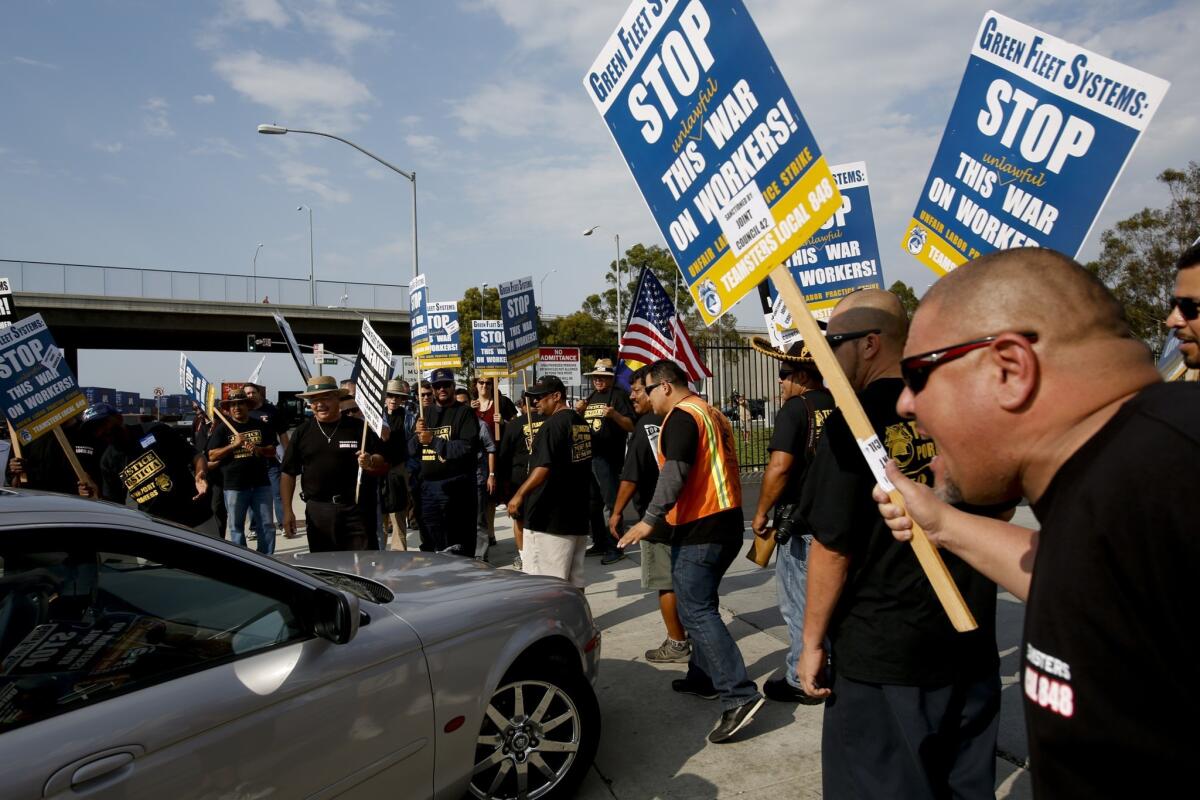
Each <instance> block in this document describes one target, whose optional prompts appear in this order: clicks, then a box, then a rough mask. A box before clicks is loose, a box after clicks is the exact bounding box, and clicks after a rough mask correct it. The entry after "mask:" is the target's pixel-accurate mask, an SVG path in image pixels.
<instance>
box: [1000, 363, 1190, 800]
mask: <svg viewBox="0 0 1200 800" xmlns="http://www.w3.org/2000/svg"><path fill="white" fill-rule="evenodd" d="M1198 465H1200V385H1197V384H1195V383H1170V384H1157V385H1154V386H1150V387H1148V388H1146V389H1143V390H1142V391H1141V392H1139V393H1138V394H1137V395H1136V396H1135V397H1133V398H1132V399H1131V400H1129V401H1128V402H1126V403H1125V405H1124V406H1122V407H1121V409H1120V410H1119V411H1118V412H1117V413H1116V414H1115V415H1114V416H1113V418H1112V419H1111V420H1109V421H1108V423H1107V424H1105V426H1104V427H1103V428H1101V429H1100V430H1099V431H1098V432H1097V433H1096V434H1095V435H1094V436H1092V438H1091V439H1090V440H1088V441H1087V442H1086V443H1085V444H1084V445H1083V446H1082V447H1080V448H1079V450H1077V451H1076V452H1075V453H1074V454H1073V455H1072V456H1071V457H1070V458H1069V459H1068V460H1067V461H1066V462H1065V463H1064V464H1063V465H1062V466H1061V467H1059V469H1058V472H1056V473H1055V475H1054V477H1053V479H1051V481H1050V485H1049V486H1048V487H1047V488H1046V491H1045V492H1044V493H1043V494H1042V496H1041V497H1039V498H1038V499H1037V502H1035V503H1033V512H1034V514H1035V515H1036V516H1037V519H1038V521H1039V522H1040V523H1041V531H1040V533H1039V535H1038V543H1037V558H1036V560H1035V561H1034V565H1033V576H1032V581H1031V585H1030V589H1029V598H1028V603H1027V605H1026V607H1025V637H1024V644H1023V652H1022V662H1023V663H1022V666H1023V670H1022V680H1021V683H1020V685H1019V687H1018V688H1020V689H1021V690H1022V693H1023V694H1024V697H1025V722H1026V727H1027V729H1028V733H1029V754H1030V763H1031V765H1032V772H1033V788H1034V793H1035V794H1036V795H1037V796H1038V797H1185V796H1186V797H1191V796H1194V795H1193V794H1192V793H1193V792H1194V791H1195V789H1194V788H1193V789H1190V790H1189V789H1187V788H1186V787H1187V786H1188V785H1190V784H1191V782H1192V777H1191V762H1192V759H1193V758H1195V754H1196V746H1197V744H1200V734H1197V727H1196V726H1197V719H1198V718H1200V694H1198V693H1197V688H1196V674H1197V664H1200V636H1197V620H1200V595H1198V594H1197V592H1196V589H1195V587H1194V585H1193V584H1194V582H1195V580H1196V577H1197V575H1198V574H1200V520H1198V516H1200V515H1198V514H1197V508H1196V500H1195V497H1196V467H1197V466H1198ZM1181 781H1183V782H1181Z"/></svg>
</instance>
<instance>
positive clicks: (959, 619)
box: [771, 266, 978, 633]
mask: <svg viewBox="0 0 1200 800" xmlns="http://www.w3.org/2000/svg"><path fill="white" fill-rule="evenodd" d="M771 279H772V280H774V281H775V286H776V287H777V288H778V289H779V294H780V295H781V296H782V297H783V301H784V303H785V304H786V305H787V308H788V311H789V312H791V315H792V319H793V320H794V321H795V325H796V328H797V329H798V330H799V331H800V333H801V335H802V336H803V337H804V343H805V344H806V345H808V350H809V352H810V353H812V355H813V359H814V360H815V361H816V362H817V368H818V369H819V370H821V375H822V376H824V378H825V385H826V386H827V387H828V389H829V391H830V392H831V393H832V394H833V399H834V400H835V401H836V402H837V407H838V408H840V409H841V411H842V415H843V416H844V417H845V418H846V422H847V424H849V426H850V431H851V432H852V433H853V434H854V438H855V440H856V441H857V442H858V447H859V449H860V450H862V454H863V458H865V459H866V460H867V464H868V465H870V467H871V472H872V473H873V474H874V475H875V480H876V481H877V482H878V483H879V485H880V486H881V487H882V488H883V489H884V490H886V491H887V493H888V497H890V498H891V501H892V502H893V503H895V504H896V505H898V506H900V508H902V509H903V508H904V498H903V497H902V496H901V495H900V492H899V491H898V490H897V489H896V487H895V486H893V485H892V483H891V481H889V480H888V479H887V477H886V476H885V475H884V473H883V466H884V464H885V463H886V462H887V458H886V457H885V455H884V449H883V445H882V444H881V443H880V441H879V437H878V436H877V435H876V434H875V428H874V427H873V426H872V425H871V422H870V420H868V419H867V415H866V413H865V412H864V411H863V408H862V404H861V403H859V402H858V395H856V394H855V393H854V389H853V388H852V387H851V386H850V381H848V380H847V379H846V375H845V373H844V372H842V368H841V366H840V365H839V364H838V361H837V357H836V356H834V354H833V348H831V347H830V346H829V343H828V342H827V341H825V337H824V336H822V335H821V329H820V328H819V327H818V326H817V320H816V318H815V317H813V315H812V313H811V312H810V311H809V310H808V306H807V305H806V304H805V302H804V295H803V294H801V292H800V287H798V286H797V285H796V279H795V278H793V277H792V274H791V272H790V271H789V270H788V268H787V267H786V266H780V267H776V268H775V269H774V270H772V272H771ZM912 534H913V537H912V547H913V551H914V552H915V553H916V556H917V561H919V562H920V563H921V569H923V570H924V571H925V576H926V577H928V578H929V582H930V583H931V584H933V591H934V593H935V594H937V598H938V600H939V601H941V604H942V608H944V609H945V611H946V615H947V616H949V617H950V622H951V623H952V624H953V625H954V629H955V630H957V631H959V632H960V633H962V632H965V631H972V630H975V629H976V628H977V627H978V625H977V624H976V622H975V617H974V616H972V614H971V610H970V609H969V608H967V604H966V603H965V602H964V601H963V597H962V594H961V593H960V592H959V591H958V587H957V586H955V585H954V579H953V578H951V577H950V573H949V571H948V570H947V569H946V563H945V562H944V561H942V556H941V554H940V553H939V552H938V551H937V548H935V547H934V546H933V544H932V543H931V542H930V541H929V537H928V536H926V535H925V531H923V530H921V527H920V526H919V525H917V523H916V522H914V523H913V526H912Z"/></svg>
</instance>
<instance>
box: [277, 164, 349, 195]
mask: <svg viewBox="0 0 1200 800" xmlns="http://www.w3.org/2000/svg"><path fill="white" fill-rule="evenodd" d="M328 174H329V170H327V169H325V168H324V167H318V166H314V165H313V164H305V163H303V162H300V161H281V162H280V163H279V178H280V179H282V180H283V182H284V183H285V184H287V185H288V186H291V187H292V188H294V189H302V190H304V191H306V192H311V193H312V194H315V195H317V196H318V197H320V198H321V199H322V200H324V201H326V202H328V203H349V202H350V192H348V191H346V190H345V189H338V188H335V187H333V186H330V185H329V184H328V183H326V182H325V181H324V180H322V178H324V177H325V176H326V175H328Z"/></svg>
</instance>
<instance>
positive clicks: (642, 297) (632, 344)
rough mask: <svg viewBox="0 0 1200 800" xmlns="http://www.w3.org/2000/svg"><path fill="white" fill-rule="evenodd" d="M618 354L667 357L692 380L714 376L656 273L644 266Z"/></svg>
mask: <svg viewBox="0 0 1200 800" xmlns="http://www.w3.org/2000/svg"><path fill="white" fill-rule="evenodd" d="M618 355H619V357H620V358H621V359H622V360H625V361H631V362H640V363H643V364H649V363H650V362H652V361H658V360H659V359H663V358H668V359H672V360H674V361H676V362H678V363H679V365H680V366H682V367H683V368H684V369H685V370H686V371H687V373H688V378H689V379H691V380H692V381H699V380H701V379H702V378H705V377H712V372H710V371H709V369H708V367H706V366H705V365H704V362H703V361H702V360H700V356H699V354H698V353H697V352H696V346H695V345H694V344H693V343H692V340H691V337H689V336H688V333H687V330H686V329H685V328H684V327H683V323H682V322H681V321H680V319H679V316H678V315H677V314H676V313H675V306H674V304H673V303H672V302H671V298H670V297H669V296H668V295H667V292H666V290H665V289H663V286H662V284H661V283H659V281H658V278H656V277H655V275H654V273H653V272H651V271H650V270H649V269H648V268H645V267H643V268H642V275H641V277H640V278H639V279H638V288H637V293H636V294H635V295H634V297H633V304H632V306H631V307H630V310H629V323H628V324H627V325H626V326H625V334H624V335H623V336H622V337H621V348H620V352H619V354H618Z"/></svg>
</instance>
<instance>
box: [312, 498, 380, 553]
mask: <svg viewBox="0 0 1200 800" xmlns="http://www.w3.org/2000/svg"><path fill="white" fill-rule="evenodd" d="M304 524H305V526H306V527H307V532H308V550H309V552H311V553H323V552H329V551H331V550H366V549H367V545H368V542H369V540H370V537H371V534H372V533H373V532H374V530H375V497H374V494H373V493H372V496H371V497H369V498H367V502H362V503H359V504H358V505H354V504H353V503H325V502H322V501H320V500H306V501H305V503H304Z"/></svg>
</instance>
